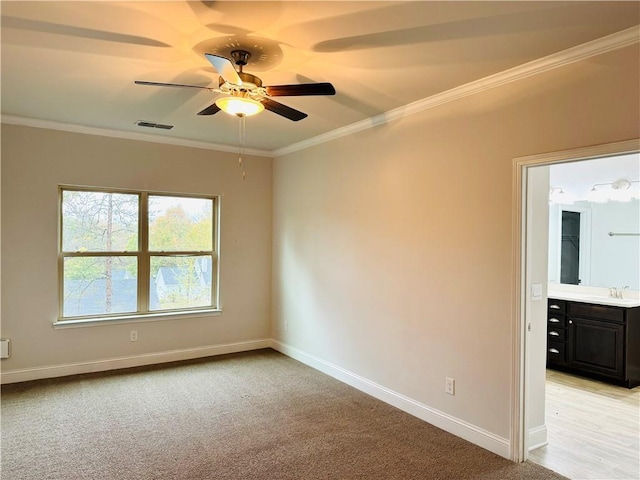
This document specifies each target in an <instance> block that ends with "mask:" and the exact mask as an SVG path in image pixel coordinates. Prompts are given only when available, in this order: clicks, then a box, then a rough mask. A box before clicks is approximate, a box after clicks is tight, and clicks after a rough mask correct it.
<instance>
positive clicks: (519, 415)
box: [509, 138, 640, 462]
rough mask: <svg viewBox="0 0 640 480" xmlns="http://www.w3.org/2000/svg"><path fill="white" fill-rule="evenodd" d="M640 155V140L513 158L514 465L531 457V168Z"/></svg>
mask: <svg viewBox="0 0 640 480" xmlns="http://www.w3.org/2000/svg"><path fill="white" fill-rule="evenodd" d="M636 152H640V138H636V139H631V140H624V141H621V142H614V143H607V144H601V145H593V146H588V147H582V148H576V149H571V150H562V151H557V152H550V153H542V154H537V155H528V156H524V157H517V158H514V159H513V167H512V198H513V208H512V261H513V268H512V279H511V281H512V285H513V289H512V295H511V298H512V302H511V305H512V312H511V318H512V319H513V320H512V329H511V330H512V341H511V344H512V346H513V348H512V369H511V371H512V381H511V385H512V389H511V402H510V405H511V412H510V413H511V439H510V442H509V452H510V453H509V456H510V459H511V460H513V461H514V462H523V461H525V460H527V458H528V456H529V452H528V445H527V440H528V431H529V429H528V428H527V418H526V413H527V405H526V402H525V399H526V398H527V392H528V390H527V389H528V388H529V385H528V381H527V377H528V373H529V372H528V371H527V362H526V354H527V335H526V331H527V329H526V325H527V322H528V318H527V315H526V310H525V305H526V302H525V295H526V294H527V292H526V289H525V286H526V285H527V279H528V275H529V273H528V272H527V270H526V259H527V249H528V245H527V242H526V240H527V237H526V224H527V176H528V169H529V168H531V167H537V166H541V165H552V164H559V163H567V162H573V161H579V160H589V159H594V158H600V157H608V156H614V155H622V154H627V153H636Z"/></svg>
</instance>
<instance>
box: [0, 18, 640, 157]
mask: <svg viewBox="0 0 640 480" xmlns="http://www.w3.org/2000/svg"><path fill="white" fill-rule="evenodd" d="M638 42H640V29H638V27H637V26H635V27H631V28H627V29H626V30H621V31H619V32H616V33H613V34H611V35H607V36H605V37H602V38H598V39H595V40H592V41H590V42H587V43H584V44H582V45H577V46H575V47H571V48H568V49H566V50H562V51H560V52H557V53H553V54H551V55H547V56H546V57H542V58H539V59H536V60H533V61H531V62H528V63H524V64H522V65H519V66H517V67H513V68H510V69H508V70H504V71H502V72H498V73H496V74H493V75H489V76H487V77H484V78H480V79H478V80H474V81H472V82H469V83H466V84H464V85H460V86H458V87H454V88H451V89H449V90H446V91H444V92H440V93H437V94H435V95H432V96H430V97H427V98H423V99H421V100H418V101H415V102H412V103H409V104H407V105H404V106H402V107H398V108H395V109H393V110H389V111H388V112H385V113H381V114H379V115H376V116H374V117H371V118H367V119H365V120H361V121H359V122H355V123H352V124H350V125H346V126H344V127H341V128H338V129H335V130H332V131H330V132H327V133H323V134H321V135H317V136H315V137H312V138H308V139H306V140H303V141H301V142H298V143H294V144H291V145H288V146H286V147H282V148H277V149H275V150H271V151H268V150H257V149H245V150H244V151H245V153H246V154H247V155H256V156H260V157H272V158H277V157H281V156H283V155H287V154H289V153H293V152H297V151H299V150H304V149H306V148H309V147H312V146H315V145H320V144H322V143H326V142H330V141H332V140H336V139H338V138H341V137H345V136H347V135H351V134H354V133H357V132H360V131H363V130H367V129H369V128H373V127H376V126H378V125H382V124H385V123H389V122H391V121H393V120H399V119H402V118H405V117H408V116H410V115H413V114H415V113H419V112H422V111H424V110H427V109H430V108H434V107H437V106H439V105H442V104H445V103H448V102H452V101H455V100H458V99H460V98H463V97H467V96H469V95H475V94H476V93H480V92H483V91H485V90H489V89H491V88H494V87H498V86H500V85H504V84H507V83H510V82H515V81H517V80H520V79H523V78H527V77H530V76H532V75H537V74H539V73H543V72H546V71H548V70H552V69H554V68H559V67H563V66H565V65H569V64H571V63H574V62H578V61H580V60H585V59H587V58H590V57H594V56H596V55H601V54H603V53H607V52H610V51H613V50H617V49H620V48H624V47H627V46H629V45H633V44H635V43H638ZM0 121H1V122H2V123H7V124H13V125H23V126H28V127H35V128H48V129H52V130H63V131H68V132H75V133H85V134H88V135H102V136H107V137H116V138H125V139H131V140H140V141H145V142H156V143H164V144H170V145H178V146H185V147H193V148H203V149H208V150H217V151H221V152H231V153H237V151H238V147H237V146H233V145H222V144H215V143H208V142H199V141H195V140H187V139H180V138H175V137H163V136H157V135H151V134H145V133H138V132H125V131H119V130H109V129H104V128H97V127H87V126H82V125H74V124H66V123H60V122H53V121H48V120H38V119H33V118H23V117H18V116H12V115H3V116H2V117H1V118H0Z"/></svg>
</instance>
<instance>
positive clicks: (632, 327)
mask: <svg viewBox="0 0 640 480" xmlns="http://www.w3.org/2000/svg"><path fill="white" fill-rule="evenodd" d="M547 368H553V369H557V370H563V371H566V372H570V373H575V374H578V375H584V376H588V377H592V378H596V379H599V380H602V381H605V382H608V383H614V384H617V385H622V386H625V387H627V388H633V387H635V386H638V385H640V302H637V301H625V300H619V299H607V298H606V297H605V298H596V297H589V296H581V295H575V294H574V295H572V294H553V293H552V292H550V293H549V300H548V314H547Z"/></svg>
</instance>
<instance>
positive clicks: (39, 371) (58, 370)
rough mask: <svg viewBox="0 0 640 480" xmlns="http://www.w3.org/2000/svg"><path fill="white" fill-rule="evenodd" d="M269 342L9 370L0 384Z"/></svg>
mask: <svg viewBox="0 0 640 480" xmlns="http://www.w3.org/2000/svg"><path fill="white" fill-rule="evenodd" d="M271 343H272V342H271V340H269V339H263V340H253V341H248V342H239V343H228V344H223V345H207V346H204V347H195V348H186V349H181V350H168V351H165V352H157V353H146V354H142V355H131V356H127V357H117V358H109V359H104V360H96V361H91V362H80V363H67V364H62V365H47V366H43V367H34V368H25V369H21V370H8V371H3V372H2V376H1V382H0V383H3V384H6V383H15V382H26V381H29V380H40V379H43V378H54V377H65V376H68V375H78V374H82V373H93V372H104V371H106V370H115V369H118V368H129V367H140V366H144V365H153V364H156V363H166V362H175V361H179V360H191V359H193V358H202V357H210V356H213V355H224V354H226V353H238V352H246V351H249V350H258V349H261V348H270V347H271Z"/></svg>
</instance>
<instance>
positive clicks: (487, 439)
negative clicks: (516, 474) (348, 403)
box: [271, 340, 510, 459]
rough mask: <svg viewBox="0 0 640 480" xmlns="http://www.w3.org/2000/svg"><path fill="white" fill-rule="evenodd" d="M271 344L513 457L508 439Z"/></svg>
mask: <svg viewBox="0 0 640 480" xmlns="http://www.w3.org/2000/svg"><path fill="white" fill-rule="evenodd" d="M271 348H273V349H274V350H277V351H279V352H281V353H283V354H285V355H287V356H289V357H291V358H294V359H296V360H298V361H300V362H302V363H304V364H305V365H308V366H310V367H312V368H315V369H316V370H319V371H321V372H323V373H326V374H327V375H329V376H331V377H333V378H335V379H337V380H340V381H341V382H344V383H346V384H347V385H350V386H352V387H355V388H357V389H358V390H361V391H363V392H365V393H367V394H369V395H371V396H372V397H375V398H377V399H378V400H382V401H383V402H385V403H388V404H390V405H393V406H394V407H396V408H399V409H400V410H403V411H405V412H407V413H409V414H411V415H413V416H415V417H418V418H419V419H421V420H424V421H425V422H427V423H430V424H431V425H435V426H436V427H438V428H441V429H442V430H444V431H446V432H449V433H452V434H453V435H456V436H457V437H460V438H464V439H465V440H467V441H469V442H471V443H474V444H475V445H478V446H479V447H482V448H484V449H486V450H489V451H490V452H493V453H495V454H496V455H500V456H501V457H504V458H507V459H509V458H510V456H509V455H510V444H509V440H508V439H506V438H502V437H500V436H498V435H495V434H493V433H491V432H488V431H486V430H484V429H482V428H479V427H477V426H475V425H472V424H470V423H467V422H465V421H463V420H460V419H458V418H455V417H452V416H451V415H448V414H446V413H444V412H441V411H439V410H436V409H434V408H431V407H429V406H427V405H424V404H422V403H420V402H418V401H416V400H413V399H411V398H409V397H407V396H405V395H402V394H400V393H398V392H394V391H393V390H390V389H388V388H386V387H384V386H382V385H378V384H377V383H375V382H372V381H370V380H368V379H366V378H364V377H361V376H359V375H356V374H355V373H352V372H350V371H348V370H345V369H344V368H342V367H339V366H337V365H334V364H332V363H330V362H327V361H325V360H322V359H321V358H318V357H315V356H313V355H310V354H308V353H305V352H302V351H300V350H298V349H296V348H293V347H291V346H289V345H286V344H284V343H281V342H278V341H276V340H272V343H271Z"/></svg>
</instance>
